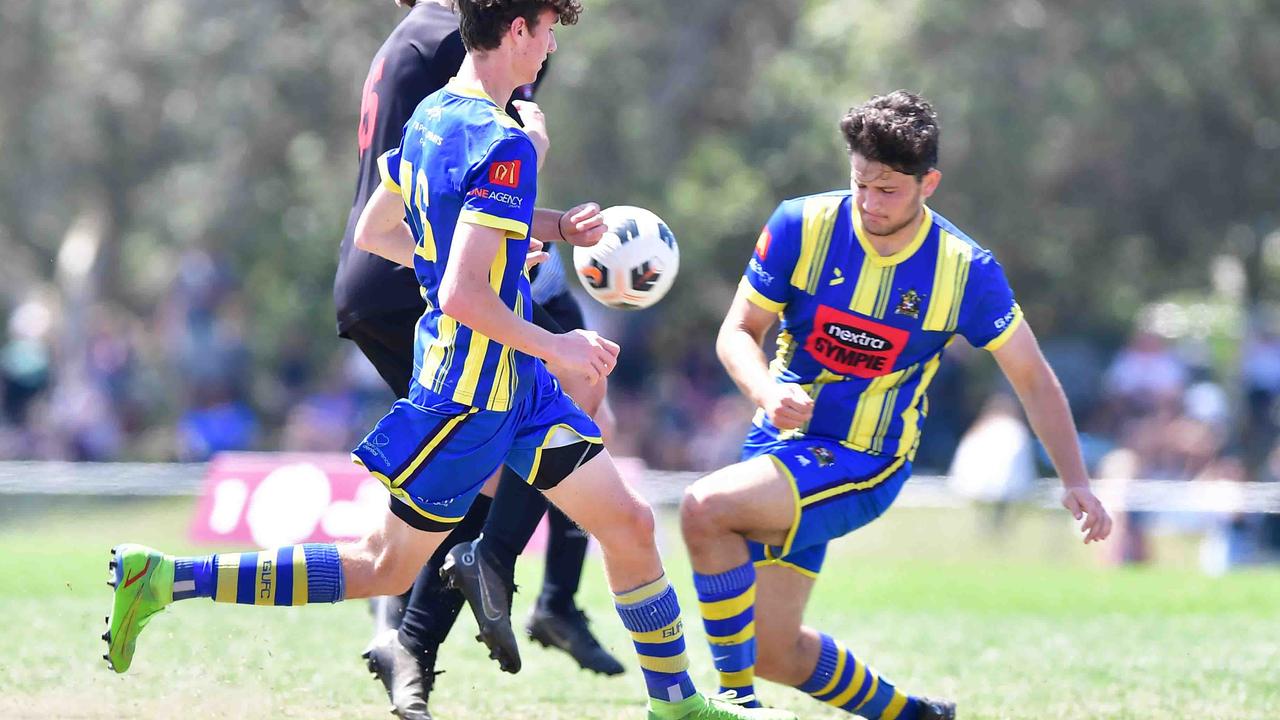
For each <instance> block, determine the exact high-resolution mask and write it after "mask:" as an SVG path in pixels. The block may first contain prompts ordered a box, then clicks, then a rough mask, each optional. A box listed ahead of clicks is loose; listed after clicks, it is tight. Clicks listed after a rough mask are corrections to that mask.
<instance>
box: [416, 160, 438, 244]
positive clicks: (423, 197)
mask: <svg viewBox="0 0 1280 720" xmlns="http://www.w3.org/2000/svg"><path fill="white" fill-rule="evenodd" d="M414 187H415V188H417V189H416V190H415V191H414V195H415V196H416V197H415V200H416V202H415V203H414V207H415V208H417V210H418V222H419V224H421V225H422V243H421V244H420V245H418V246H417V247H416V248H414V250H413V254H414V255H419V256H421V257H422V259H423V260H426V261H427V262H435V261H436V235H435V232H433V231H432V230H431V221H430V220H429V219H428V218H427V207H428V206H429V205H430V204H431V195H430V191H429V190H428V187H427V173H426V171H424V170H423V169H422V168H418V182H417V184H416V185H415V186H414Z"/></svg>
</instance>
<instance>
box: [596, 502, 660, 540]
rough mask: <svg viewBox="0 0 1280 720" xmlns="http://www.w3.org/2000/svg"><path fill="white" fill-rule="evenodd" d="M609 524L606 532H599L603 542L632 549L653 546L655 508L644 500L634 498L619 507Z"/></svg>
mask: <svg viewBox="0 0 1280 720" xmlns="http://www.w3.org/2000/svg"><path fill="white" fill-rule="evenodd" d="M609 525H610V528H609V530H608V531H607V532H606V533H603V534H597V539H598V540H599V541H600V543H601V544H604V543H610V544H611V545H613V546H614V548H621V549H630V550H641V549H648V548H652V547H653V544H654V541H653V533H654V520H653V509H652V508H650V507H649V503H647V502H645V501H644V500H642V499H640V498H632V499H631V501H630V502H628V503H625V504H624V505H623V506H622V507H620V508H618V509H617V511H616V512H615V513H614V517H613V521H612V522H611V523H609Z"/></svg>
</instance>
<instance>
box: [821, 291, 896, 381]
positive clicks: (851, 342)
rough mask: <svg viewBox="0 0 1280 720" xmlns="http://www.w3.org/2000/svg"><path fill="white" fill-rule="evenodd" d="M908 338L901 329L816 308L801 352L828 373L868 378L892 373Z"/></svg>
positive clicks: (827, 307)
mask: <svg viewBox="0 0 1280 720" xmlns="http://www.w3.org/2000/svg"><path fill="white" fill-rule="evenodd" d="M910 337H911V333H909V332H907V331H906V330H903V329H901V328H895V327H892V326H890V325H885V324H883V323H878V322H876V321H874V320H871V319H869V318H865V317H860V316H858V315H852V314H850V313H846V312H842V311H840V310H836V309H835V308H833V307H830V306H827V305H820V306H819V307H818V312H817V313H815V315H814V319H813V330H812V331H811V332H810V333H809V338H808V340H807V341H806V342H805V346H804V349H805V350H806V351H808V353H809V354H810V355H812V356H813V357H814V359H816V360H817V361H818V362H819V363H820V364H822V365H823V367H826V368H827V369H828V370H831V371H832V372H835V373H839V374H841V375H853V376H855V377H861V378H872V377H879V376H881V375H888V374H889V373H891V372H893V364H894V363H895V362H897V360H898V355H900V354H901V353H902V349H903V348H904V347H905V346H906V344H907V340H908V339H909V338H910Z"/></svg>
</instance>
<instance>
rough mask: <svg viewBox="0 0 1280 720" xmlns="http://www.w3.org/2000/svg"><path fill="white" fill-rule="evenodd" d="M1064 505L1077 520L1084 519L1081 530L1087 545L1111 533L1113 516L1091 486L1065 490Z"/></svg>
mask: <svg viewBox="0 0 1280 720" xmlns="http://www.w3.org/2000/svg"><path fill="white" fill-rule="evenodd" d="M1062 507H1064V508H1066V509H1067V511H1068V512H1070V513H1071V516H1072V517H1074V518H1075V519H1076V520H1084V522H1082V523H1080V532H1082V533H1084V542H1085V544H1086V545H1087V544H1088V543H1091V542H1099V541H1102V540H1106V539H1107V536H1108V535H1110V534H1111V516H1110V515H1108V514H1107V509H1106V508H1104V507H1102V501H1101V500H1099V499H1098V497H1097V496H1096V495H1094V494H1093V491H1091V490H1090V489H1089V488H1087V487H1079V486H1076V487H1069V488H1067V489H1065V490H1063V491H1062Z"/></svg>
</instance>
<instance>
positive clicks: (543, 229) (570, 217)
mask: <svg viewBox="0 0 1280 720" xmlns="http://www.w3.org/2000/svg"><path fill="white" fill-rule="evenodd" d="M608 229H609V228H608V226H607V225H605V222H604V215H602V214H600V206H599V205H597V204H596V203H593V202H589V203H583V204H581V205H575V206H573V207H571V208H569V209H568V210H563V211H561V210H551V209H550V208H538V209H537V210H534V211H533V229H532V231H531V232H530V234H531V235H533V236H534V237H536V238H538V239H539V240H542V241H544V242H556V241H557V240H563V241H564V242H567V243H569V244H570V245H578V246H581V247H591V246H592V245H595V244H596V243H598V242H600V238H602V237H604V234H605V231H606V230H608Z"/></svg>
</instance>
